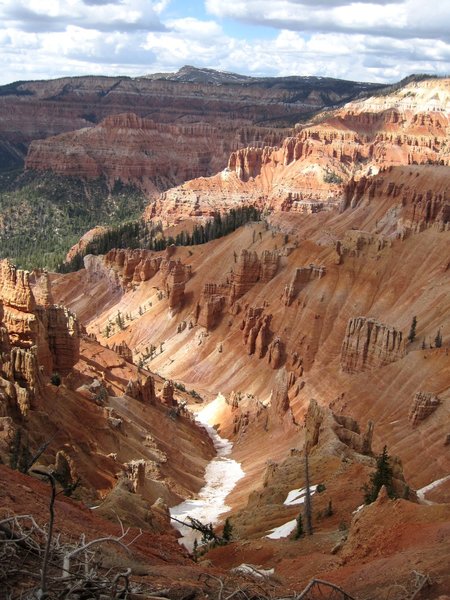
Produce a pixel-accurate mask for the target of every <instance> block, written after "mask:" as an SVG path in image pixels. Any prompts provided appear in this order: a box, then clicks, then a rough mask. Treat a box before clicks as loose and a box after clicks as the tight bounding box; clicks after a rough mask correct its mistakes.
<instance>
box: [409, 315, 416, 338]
mask: <svg viewBox="0 0 450 600" xmlns="http://www.w3.org/2000/svg"><path fill="white" fill-rule="evenodd" d="M416 327H417V317H413V318H412V321H411V327H410V329H409V333H408V342H411V343H412V342H413V341H414V340H415V339H416Z"/></svg>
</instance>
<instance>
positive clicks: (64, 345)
mask: <svg viewBox="0 0 450 600" xmlns="http://www.w3.org/2000/svg"><path fill="white" fill-rule="evenodd" d="M36 313H37V315H38V317H39V320H40V322H41V323H42V324H43V329H44V339H43V340H39V343H38V359H39V364H42V365H44V366H46V367H47V368H46V369H45V370H46V372H47V373H52V372H54V371H55V372H57V373H58V374H59V375H62V376H66V375H68V374H69V373H70V371H71V369H72V367H73V366H74V364H75V363H76V362H77V361H78V358H79V356H80V331H79V325H78V320H77V318H76V316H75V315H74V314H73V313H71V312H70V311H69V310H68V309H67V308H65V307H64V306H50V307H49V308H47V309H41V308H37V309H36ZM44 342H45V347H44ZM41 348H42V349H41ZM47 348H48V351H49V355H50V356H49V358H50V361H49V362H48V363H47V365H46V364H45V363H46V362H47V361H46V359H47V358H48V355H47V356H46V354H47V352H46V350H47Z"/></svg>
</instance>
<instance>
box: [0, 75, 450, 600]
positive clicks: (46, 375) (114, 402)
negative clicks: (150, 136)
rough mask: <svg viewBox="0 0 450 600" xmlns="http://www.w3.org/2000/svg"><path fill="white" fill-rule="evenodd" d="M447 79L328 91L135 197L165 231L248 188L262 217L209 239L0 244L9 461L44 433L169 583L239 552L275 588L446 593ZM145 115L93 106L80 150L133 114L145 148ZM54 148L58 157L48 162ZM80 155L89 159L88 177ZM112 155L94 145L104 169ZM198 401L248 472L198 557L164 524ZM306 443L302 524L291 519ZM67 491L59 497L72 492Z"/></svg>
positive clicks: (85, 489)
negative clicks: (293, 117)
mask: <svg viewBox="0 0 450 600" xmlns="http://www.w3.org/2000/svg"><path fill="white" fill-rule="evenodd" d="M203 75H205V74H203ZM203 75H202V76H203ZM209 75H210V74H208V73H206V75H205V76H209ZM157 81H159V83H158V85H163V83H161V81H160V80H157ZM170 85H171V84H170ZM189 85H194V83H190V84H189ZM195 85H198V84H197V83H195ZM449 99H450V80H448V79H425V80H422V81H412V82H411V83H408V84H406V85H404V86H400V87H399V88H398V89H396V90H393V91H390V92H389V93H387V92H386V93H385V94H382V95H378V96H374V97H371V98H363V99H361V100H357V101H352V102H350V103H348V104H346V105H345V106H343V107H340V108H336V109H334V110H329V111H326V112H325V113H323V114H320V115H318V116H316V117H314V118H313V119H312V120H311V122H310V123H308V124H301V125H298V126H297V127H296V129H295V132H294V135H291V134H289V136H288V137H286V138H285V139H284V140H283V141H281V142H278V141H277V142H276V143H275V144H272V142H269V144H268V145H266V146H264V147H263V146H262V144H261V146H260V147H256V146H253V147H251V146H250V147H247V148H243V149H239V148H237V149H230V148H229V150H230V152H229V154H230V156H229V160H228V166H227V167H226V168H224V169H223V168H222V170H219V172H218V173H217V174H214V175H212V176H211V177H205V176H201V177H198V178H196V179H193V180H190V181H186V182H184V183H182V184H181V185H179V186H176V187H173V188H170V189H167V190H164V191H163V192H162V193H161V194H160V193H159V191H158V194H156V193H155V190H154V189H153V188H152V192H151V194H149V196H150V197H149V202H148V206H147V207H146V210H145V213H144V218H145V219H147V220H148V221H149V222H151V221H153V222H159V221H161V222H162V225H163V227H164V228H165V230H164V232H163V234H161V235H166V236H169V235H173V236H175V234H176V233H179V232H181V231H183V229H186V230H188V231H190V230H191V228H192V226H193V225H194V224H204V223H205V221H206V220H207V219H208V218H210V217H211V215H212V214H214V213H217V212H222V213H226V212H228V211H229V210H230V209H233V208H236V207H238V206H242V205H253V206H256V207H257V208H258V209H260V210H261V218H260V220H255V221H250V222H248V223H246V224H245V225H243V226H241V227H239V228H237V229H236V230H235V231H233V232H232V233H229V234H228V235H224V236H223V237H220V238H218V239H214V240H211V241H209V242H207V243H204V244H199V245H186V246H183V245H179V246H175V245H168V247H167V248H166V249H165V250H161V251H154V250H149V249H146V248H134V249H131V248H113V249H111V250H109V251H108V252H107V253H105V254H104V255H91V254H89V255H86V256H84V257H83V265H84V266H83V268H82V269H80V270H77V271H74V272H70V273H66V274H61V273H48V272H46V271H33V272H32V273H28V272H25V271H22V270H20V269H16V268H15V267H14V266H13V265H12V264H11V263H10V262H8V261H3V262H2V263H1V270H0V298H1V305H0V306H1V311H0V346H1V357H2V358H1V361H2V362H1V364H2V367H1V368H2V371H1V376H2V379H1V405H0V406H1V415H2V416H1V419H0V432H1V435H0V456H1V458H2V461H3V462H4V463H6V464H9V463H10V456H11V448H12V447H13V446H14V440H15V439H16V440H17V432H18V431H20V432H21V434H20V435H21V438H20V439H21V440H22V442H21V443H22V446H20V445H19V446H18V445H17V444H16V447H18V448H19V449H20V448H22V450H20V452H19V456H17V457H16V458H17V460H18V461H19V462H20V456H21V455H24V449H23V445H24V443H25V440H27V443H28V445H29V447H30V449H31V451H33V452H35V451H36V450H37V449H38V448H40V447H42V446H43V444H45V443H46V442H47V441H48V440H49V439H50V440H51V443H50V445H49V446H48V447H46V448H45V450H44V452H43V453H42V455H41V456H40V457H39V465H41V467H42V468H44V467H45V468H47V469H52V472H54V473H59V474H60V476H63V475H64V477H66V478H68V481H69V482H73V481H76V480H77V479H78V477H79V478H80V481H81V483H80V487H79V488H78V489H77V490H76V492H75V499H76V500H82V501H83V502H85V503H87V504H88V505H91V506H92V505H93V504H95V505H96V506H97V505H99V506H98V508H95V509H94V510H91V511H89V512H88V513H87V512H86V514H89V523H90V525H89V527H90V528H92V531H99V529H101V528H102V527H105V528H106V529H107V530H109V529H108V528H111V526H112V525H111V522H110V521H106V523H108V524H107V525H102V523H103V521H102V520H101V519H104V518H106V519H108V518H109V519H110V520H111V521H113V522H114V519H115V516H114V515H115V514H117V515H118V516H119V517H120V519H122V520H123V521H124V523H126V524H127V525H130V526H132V527H137V528H139V527H140V528H141V529H142V530H144V531H145V535H146V536H151V537H149V538H148V539H149V540H151V541H150V545H151V546H152V548H153V549H158V552H163V553H164V552H165V553H166V563H168V564H169V565H170V566H167V570H164V568H162V566H161V557H160V555H159V556H156V554H155V553H154V554H153V555H152V556H150V554H151V553H149V551H146V550H145V549H143V548H142V546H143V544H141V542H139V548H137V551H138V552H140V553H141V555H140V559H139V560H140V561H145V560H146V561H147V563H146V564H147V565H148V564H150V565H151V569H149V568H148V567H147V571H148V572H147V575H145V576H144V579H145V577H146V578H147V579H146V581H148V582H151V583H152V585H153V590H154V591H156V590H158V589H162V588H163V587H164V588H169V591H168V592H166V594H167V597H168V598H172V597H173V598H176V597H179V594H180V586H182V587H183V590H184V592H186V589H187V588H188V587H189V590H190V593H191V597H203V596H202V595H203V594H204V593H209V592H210V591H211V590H210V589H209V592H208V586H207V585H206V584H202V583H201V582H200V580H201V577H200V574H201V573H203V574H205V573H209V574H210V575H211V577H212V578H214V577H216V578H218V579H219V580H220V581H222V583H224V582H226V583H225V584H224V585H225V586H226V589H227V591H229V593H230V594H232V593H233V592H236V590H238V588H239V586H244V587H245V589H246V590H247V591H248V593H251V592H250V590H254V587H252V586H254V585H255V580H254V579H252V577H251V576H249V575H246V576H244V575H242V574H241V575H237V574H236V573H235V572H234V570H235V569H236V568H239V567H240V566H242V565H243V564H247V565H248V564H250V565H253V566H254V568H256V569H257V570H258V569H260V570H261V571H267V572H272V569H273V570H274V572H273V574H272V575H271V576H269V579H267V580H265V579H264V580H257V581H260V583H258V585H261V586H263V589H264V591H265V592H264V593H265V594H266V593H267V597H268V595H269V592H268V590H269V589H270V590H271V592H270V593H271V594H272V595H273V597H287V596H289V595H293V594H294V592H293V590H296V591H297V592H298V590H300V589H303V588H304V587H305V586H306V585H307V584H308V582H309V581H310V580H311V579H313V578H318V579H321V580H327V581H330V582H332V583H334V584H335V585H337V586H341V587H342V588H343V589H345V590H346V591H347V592H348V593H349V594H351V595H352V597H354V598H360V599H363V598H365V599H369V598H380V597H384V595H385V594H386V593H388V592H387V590H389V589H390V588H391V587H392V586H394V585H397V586H401V587H402V588H403V589H404V590H406V591H407V592H408V593H409V596H407V595H405V596H404V597H405V598H409V597H412V594H413V593H414V588H413V586H414V573H419V574H422V575H423V576H424V577H425V576H427V577H429V578H430V587H429V589H427V590H426V592H425V591H424V592H423V594H425V593H426V594H428V595H426V596H425V595H423V594H422V597H423V598H425V597H426V598H431V599H436V600H437V599H438V598H445V594H448V592H449V590H450V579H449V574H448V573H449V569H448V566H449V564H448V556H449V555H450V552H449V551H450V547H449V541H448V540H449V539H450V536H449V533H450V504H449V502H450V480H449V479H448V473H450V455H449V448H450V444H449V439H450V360H449V357H448V348H449V343H450V338H449V336H450V311H449V301H448V298H449V297H450V278H449V272H450V252H449V248H450V244H449V236H450V232H449V231H450V226H449V222H450V204H449V195H448V189H449V186H450V170H449V154H448V145H447V144H448V142H447V140H448V132H449V126H450V125H449V118H450V103H449ZM274 114H276V111H275V113H274ZM146 119H147V117H146V116H145V117H143V116H139V115H138V116H130V115H127V116H124V115H123V114H119V116H117V117H114V118H112V117H107V120H106V123H109V127H110V128H112V129H114V127H117V131H118V132H120V133H117V135H118V137H114V135H113V136H112V137H108V135H109V134H105V133H104V132H103V133H102V131H101V130H102V128H103V129H104V128H105V125H104V124H103V125H102V124H100V125H98V126H97V125H96V126H95V127H91V128H90V129H89V130H86V131H80V132H77V134H70V136H71V139H72V140H73V139H74V135H76V136H78V139H79V140H80V144H82V145H83V144H84V146H83V148H88V147H89V144H90V141H89V140H92V139H94V137H90V136H91V135H94V136H97V138H95V139H97V140H101V143H102V144H104V150H102V152H104V151H106V150H107V149H108V144H110V143H113V144H115V143H117V144H119V143H120V140H121V139H122V138H121V137H120V136H121V135H123V136H125V137H127V136H128V133H127V131H128V130H132V132H133V131H134V132H135V133H131V137H130V138H129V143H130V144H131V145H133V144H135V148H137V149H139V144H140V143H141V141H142V140H143V139H144V138H145V135H146V134H145V131H146V127H148V128H149V129H150V130H151V131H153V128H154V129H155V130H156V131H157V132H159V134H161V135H164V131H165V130H164V127H162V126H161V127H160V126H159V125H158V126H155V123H154V122H151V123H150V122H147V120H146ZM123 124H126V127H125V128H123V131H122V125H123ZM135 126H136V127H135ZM136 132H138V133H136ZM191 133H192V135H194V137H195V130H192V132H191ZM64 135H66V134H63V135H62V136H59V138H55V139H57V140H58V142H57V143H60V142H61V143H63V142H64V143H65V141H64V140H65V138H64ZM217 135H219V134H217ZM84 136H87V137H86V138H85V141H83V140H84ZM102 136H104V137H102ZM55 139H54V140H55ZM123 139H124V138H123ZM54 140H51V139H49V140H48V151H49V152H50V153H51V152H53V150H51V148H52V147H53V148H57V147H58V146H57V145H56V146H52V145H53V144H55V141H54ZM142 143H144V142H142ZM145 143H147V142H145ZM45 144H47V141H44V142H43V143H42V144H36V145H33V144H32V145H31V147H30V152H29V155H28V156H29V160H30V161H31V160H32V159H33V160H42V163H41V164H42V165H45V154H44V153H43V154H41V155H40V157H41V158H39V152H40V151H41V150H42V149H43V148H44V147H45ZM61 147H62V146H61ZM61 147H60V150H61ZM93 148H94V150H95V148H97V146H96V145H95V144H93ZM94 150H93V152H94ZM222 150H225V148H224V147H222ZM222 150H221V151H222ZM80 152H81V154H80V156H84V152H85V150H82V151H80ZM60 155H61V151H60V152H59V153H58V151H56V150H55V152H54V154H53V155H52V154H50V155H49V156H50V162H49V165H50V164H51V165H52V166H51V168H55V171H56V172H58V168H59V167H58V166H55V165H56V164H57V159H58V156H60ZM33 156H34V158H33ZM132 156H134V157H136V154H133V155H132ZM27 160H28V159H27ZM175 160H176V159H175V158H174V161H175ZM116 161H117V162H116ZM194 162H195V161H194ZM30 164H31V163H30ZM59 164H61V165H62V164H63V163H59ZM72 164H75V163H72ZM86 164H87V163H86V161H85V160H84V159H83V161H82V162H81V163H80V165H79V168H80V170H81V171H80V172H82V173H83V176H84V177H87V178H88V177H90V176H91V175H92V174H97V175H98V173H97V172H95V173H94V171H93V172H92V173H91V172H89V170H85V171H83V169H85V166H86ZM92 164H93V163H92ZM118 164H119V159H118V158H117V159H116V158H115V157H114V156H111V160H107V161H105V165H106V167H107V168H108V169H109V172H108V177H111V178H112V179H114V178H115V177H116V176H118V175H117V174H118V171H117V169H118V168H119V167H118ZM174 164H175V163H174ZM141 166H142V165H140V163H139V161H135V160H134V159H131V158H130V162H129V165H126V168H127V169H128V168H130V169H131V168H136V171H135V172H133V173H132V172H131V171H129V174H130V178H129V180H127V181H128V182H129V183H130V182H132V180H133V181H134V177H137V179H139V178H140V177H141V176H142V177H143V175H142V174H143V171H140V169H141ZM33 168H41V167H39V166H38V165H37V163H36V165H35V167H33ZM216 168H218V169H221V167H220V166H217V167H216ZM186 174H187V173H186V172H185V173H184V174H183V176H182V177H184V176H185V175H186ZM150 179H151V178H150ZM150 179H149V180H148V183H149V182H150ZM143 180H144V179H143ZM153 183H154V182H153ZM149 186H150V183H149ZM148 190H150V187H148V188H147V191H148ZM80 247H82V246H80ZM75 251H76V249H75V250H74V252H75ZM413 320H415V325H414V328H412V323H413ZM412 331H413V334H412ZM56 375H58V378H59V384H58V379H57V378H56ZM218 394H221V396H220V397H219V399H218V398H217V397H218ZM204 406H207V408H209V407H211V409H210V413H211V414H210V419H209V423H210V424H211V425H213V426H214V427H215V429H216V430H217V432H218V434H219V435H220V436H221V437H223V438H227V439H229V440H230V441H231V442H232V444H233V447H232V450H231V458H232V459H234V460H235V461H237V462H238V463H239V464H240V465H241V467H242V470H243V473H244V476H243V477H242V478H241V479H240V480H239V481H238V482H237V484H236V486H235V487H234V488H233V490H232V491H231V493H230V494H229V495H228V497H227V498H226V503H227V505H228V506H229V507H230V509H229V512H228V513H227V514H226V515H223V517H222V518H223V519H224V518H225V516H228V517H229V519H230V521H231V523H232V526H233V540H232V542H231V543H229V544H226V545H218V546H216V547H215V548H212V549H210V550H209V551H208V552H207V553H205V554H204V555H201V556H199V557H197V560H198V562H197V563H194V562H192V561H191V560H190V558H189V556H188V554H187V553H186V552H185V551H184V550H183V549H182V548H181V547H177V545H176V533H175V530H174V529H173V528H171V527H170V526H169V516H168V507H169V506H175V505H176V504H179V503H180V502H181V501H182V500H184V499H189V498H195V496H196V494H198V492H199V490H200V488H201V487H202V484H203V473H204V469H205V467H206V464H207V463H208V462H209V461H210V460H211V458H212V457H213V456H214V448H213V444H212V442H211V440H210V438H209V437H208V435H207V433H206V432H205V431H204V430H202V429H199V428H198V427H197V425H196V424H195V421H194V418H193V416H192V413H195V412H197V411H198V410H200V409H203V408H204ZM383 448H387V451H388V453H389V457H390V458H389V465H390V469H391V471H392V490H391V491H392V493H393V494H395V498H391V497H389V495H388V490H386V489H384V488H382V489H381V490H380V491H379V493H378V494H377V497H376V500H375V501H374V502H373V503H371V504H369V505H363V506H361V505H362V504H363V502H364V492H363V489H362V488H364V485H366V486H367V483H368V482H370V481H371V475H373V473H374V472H375V469H376V468H377V460H378V458H379V456H380V454H381V453H382V451H383ZM306 460H307V461H308V469H309V474H308V479H309V483H310V485H311V490H312V492H313V493H312V499H311V501H312V505H313V535H311V536H309V535H304V536H300V538H299V539H294V536H293V535H291V536H290V537H288V536H289V531H293V530H294V529H295V527H296V518H297V517H298V514H299V513H300V512H301V511H303V502H304V499H303V496H304V494H305V492H304V490H305V487H306V485H307V481H306V480H307V476H306V473H305V461H306ZM5 471H6V467H4V466H3V465H2V466H1V469H0V477H2V478H4V479H3V481H5V482H6V480H7V475H6V474H5ZM28 480H30V483H29V484H27V483H26V482H27V481H28ZM20 485H23V486H28V487H29V488H30V490H31V489H32V490H35V492H34V493H35V494H37V496H38V497H39V498H40V500H39V503H38V504H39V507H40V508H39V511H40V514H41V515H43V512H44V508H43V507H44V506H45V501H44V500H43V499H42V498H44V497H45V490H44V484H41V482H39V481H37V480H36V478H29V477H28V478H26V477H25V475H21V474H19V473H14V476H13V477H12V481H11V483H9V484H8V486H11V490H13V489H14V490H17V489H18V487H12V486H20ZM5 488H6V485H5ZM10 493H11V494H14V493H17V492H13V491H11V492H10ZM30 493H31V492H30ZM23 502H24V503H25V500H24V501H23ZM70 502H72V501H69V500H67V504H65V505H64V506H60V508H59V509H58V510H60V511H62V514H65V513H70V510H72V511H75V510H78V509H75V508H71V509H70V510H69V508H68V507H69V504H68V503H70ZM73 504H74V506H75V505H76V503H75V502H73ZM5 506H8V507H9V508H10V509H11V501H10V500H7V499H5ZM70 506H72V505H71V504H70ZM23 510H26V509H25V508H23ZM83 510H85V511H87V509H83ZM42 518H43V517H42ZM86 518H87V517H86ZM116 523H117V521H116ZM289 524H291V525H289ZM221 525H223V521H222V523H221V524H219V527H218V531H219V532H220V531H221ZM288 525H289V527H291V529H289V527H288ZM270 532H272V533H274V532H275V534H274V535H272V534H271V533H270ZM283 532H285V534H283ZM286 532H288V533H286ZM283 535H284V537H283ZM268 536H270V537H268ZM146 552H147V554H146ZM152 552H153V550H152ZM142 553H143V554H142ZM177 565H178V567H177V568H179V573H180V576H179V579H178V583H177V584H176V585H175V584H173V582H174V581H175V579H176V577H175V575H174V571H170V568H172V567H175V566H177ZM144 570H145V569H144ZM169 571H170V572H169ZM424 581H425V580H424ZM169 582H171V583H169ZM172 585H173V587H172ZM158 586H160V587H158ZM177 586H178V587H177ZM240 589H243V588H242V587H241V588H240ZM184 592H183V593H184ZM186 593H187V592H186ZM252 593H254V592H252ZM258 593H259V594H261V593H262V591H261V589H260V591H259V592H258ZM405 593H406V592H405ZM177 594H178V595H177ZM214 594H215V595H217V594H219V592H218V590H215V591H214ZM183 597H185V596H183ZM416 597H420V596H416Z"/></svg>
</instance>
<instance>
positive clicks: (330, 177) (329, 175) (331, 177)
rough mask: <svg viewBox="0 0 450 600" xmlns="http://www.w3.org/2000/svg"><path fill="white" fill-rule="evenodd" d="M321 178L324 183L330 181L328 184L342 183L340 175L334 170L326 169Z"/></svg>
mask: <svg viewBox="0 0 450 600" xmlns="http://www.w3.org/2000/svg"><path fill="white" fill-rule="evenodd" d="M323 180H324V182H325V183H330V184H331V183H335V184H337V185H339V184H340V183H342V177H340V176H339V175H338V174H337V173H335V172H334V171H327V172H326V173H325V174H324V176H323Z"/></svg>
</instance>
